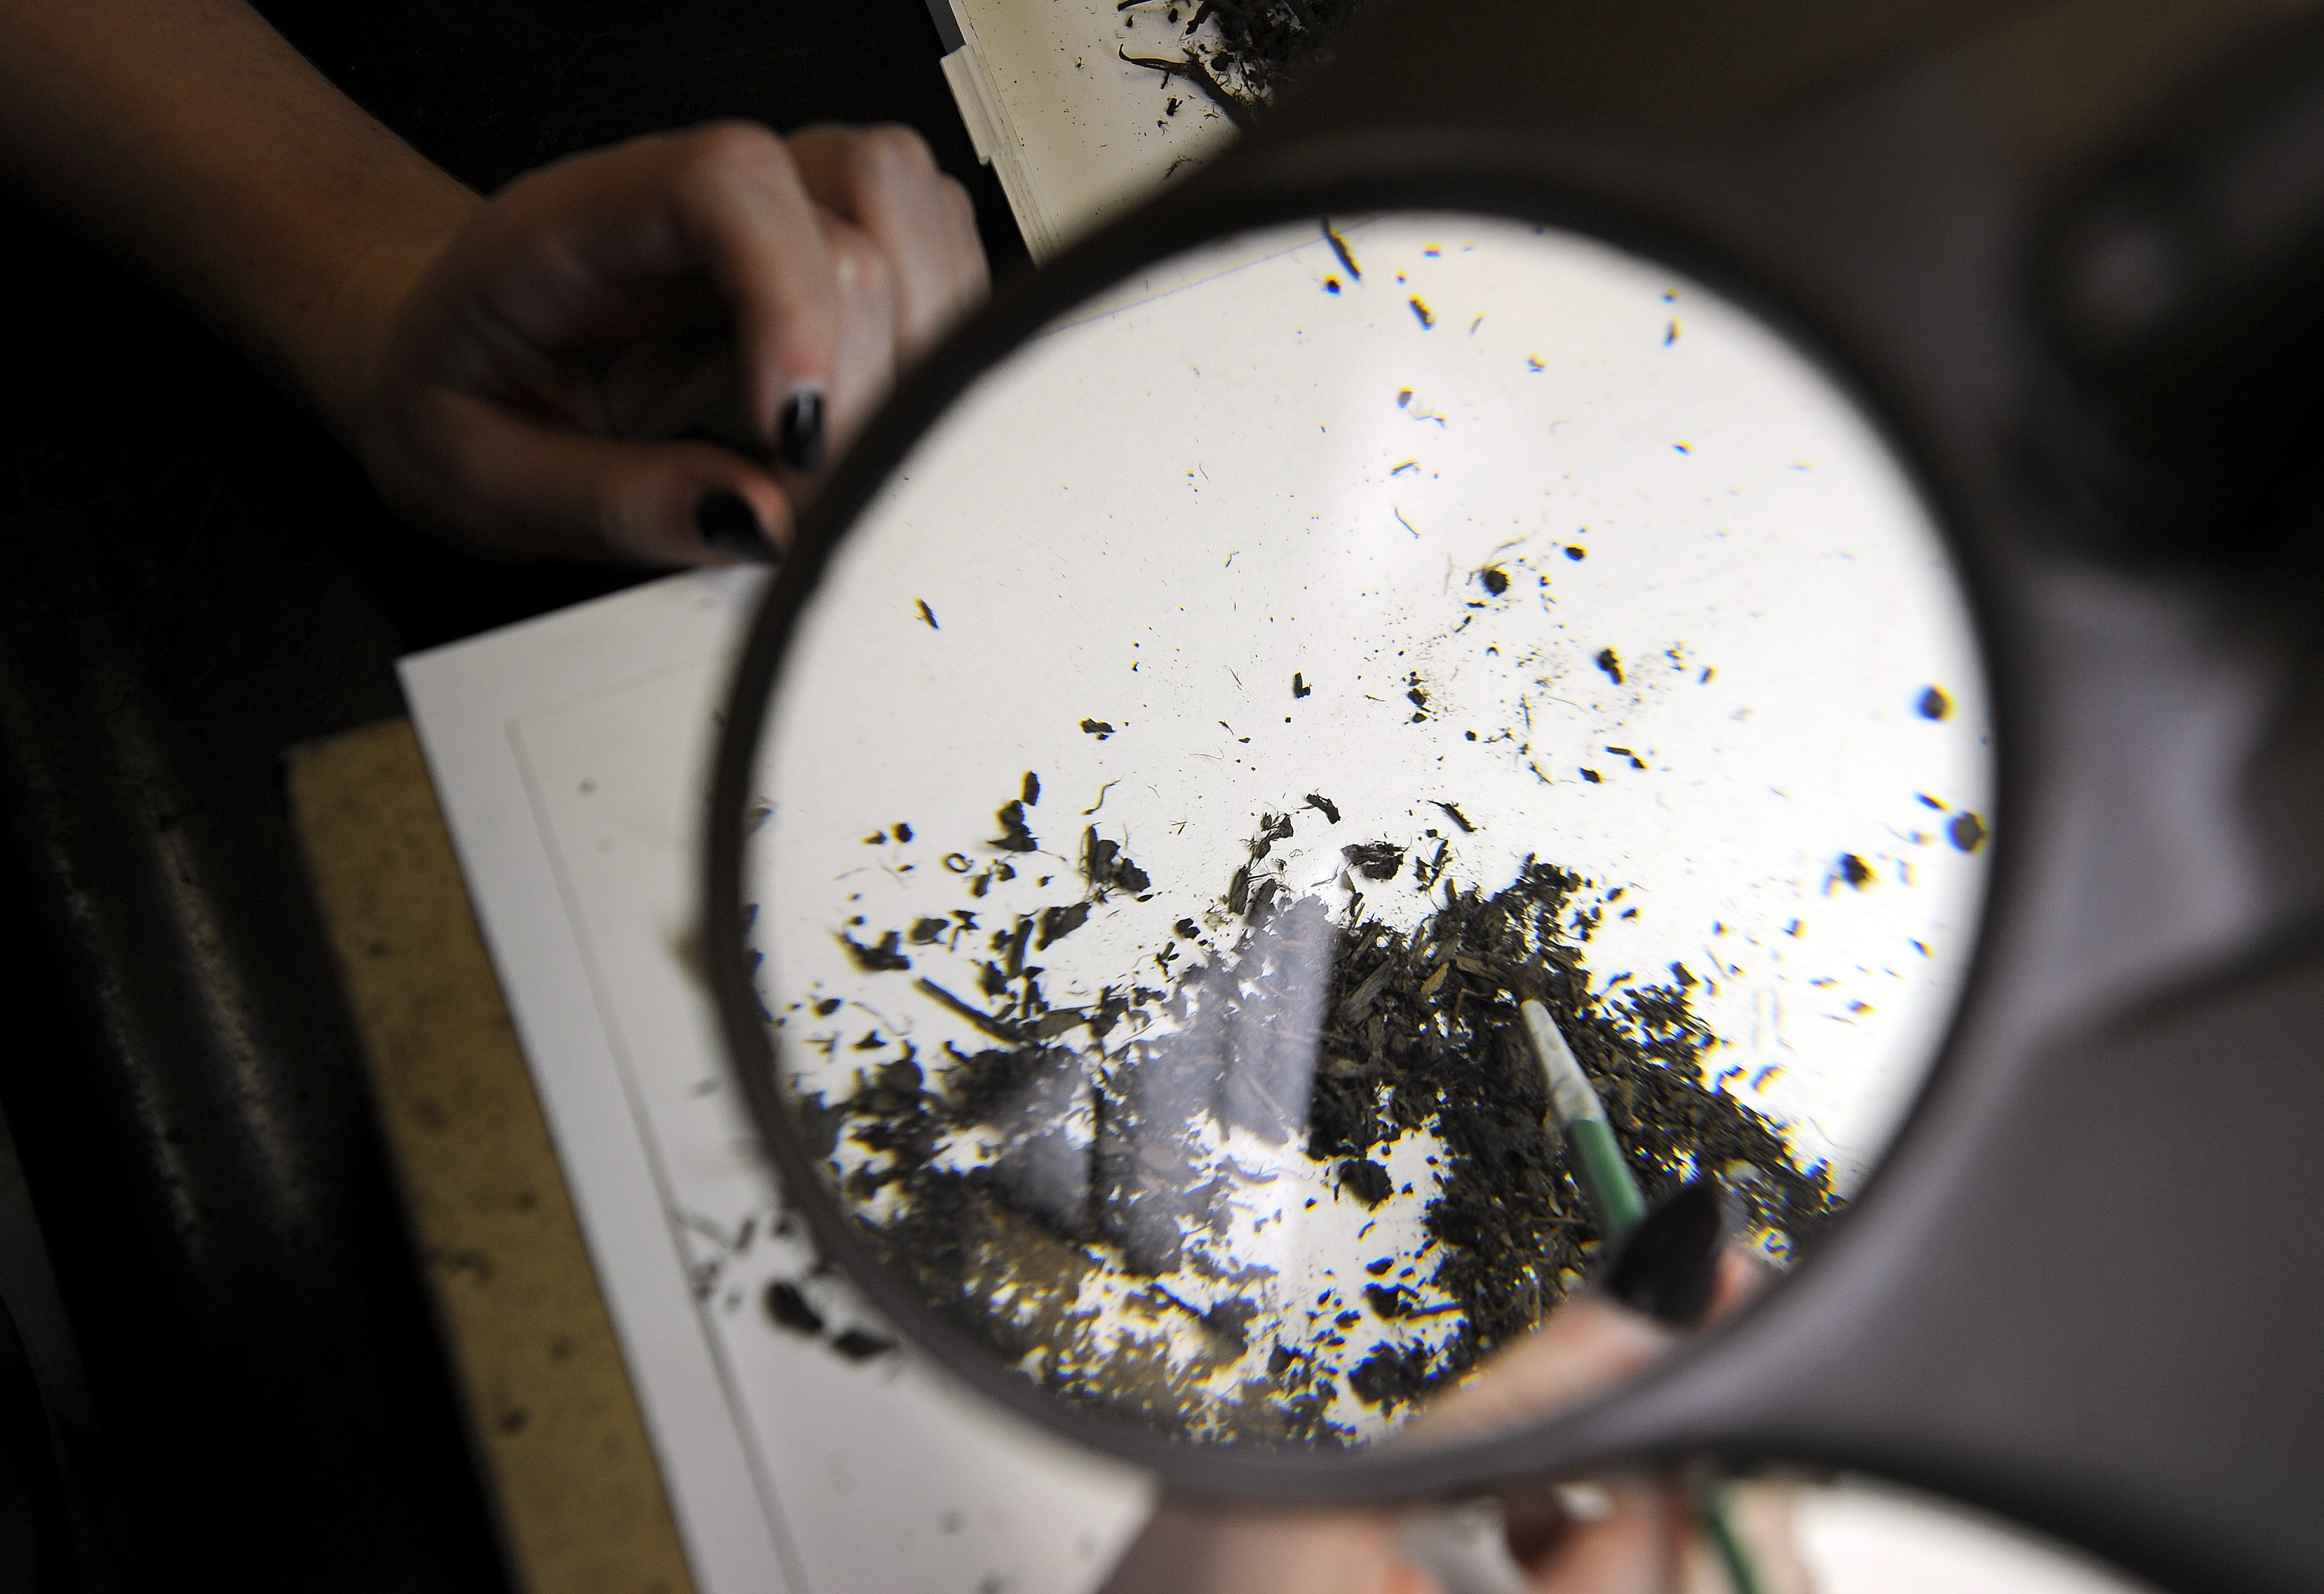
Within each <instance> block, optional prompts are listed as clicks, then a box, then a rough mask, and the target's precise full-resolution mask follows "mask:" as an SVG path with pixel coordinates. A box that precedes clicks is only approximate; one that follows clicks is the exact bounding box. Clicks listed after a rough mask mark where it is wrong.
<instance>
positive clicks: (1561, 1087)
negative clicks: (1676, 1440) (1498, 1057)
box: [1517, 1000, 1764, 1594]
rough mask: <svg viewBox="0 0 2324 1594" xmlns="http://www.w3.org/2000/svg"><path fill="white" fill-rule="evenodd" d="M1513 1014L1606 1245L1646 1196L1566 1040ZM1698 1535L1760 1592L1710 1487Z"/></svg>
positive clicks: (1751, 1592) (1544, 1016)
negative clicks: (1520, 1023)
mask: <svg viewBox="0 0 2324 1594" xmlns="http://www.w3.org/2000/svg"><path fill="white" fill-rule="evenodd" d="M1517 1011H1518V1012H1519V1013H1520V1014H1522V1015H1523V1016H1524V1018H1525V1026H1526V1035H1527V1036H1529V1037H1531V1038H1532V1040H1533V1055H1534V1057H1535V1061H1537V1062H1538V1063H1540V1064H1541V1072H1542V1074H1543V1076H1544V1077H1545V1079H1547V1081H1548V1082H1549V1116H1550V1118H1551V1119H1552V1120H1553V1121H1554V1122H1555V1123H1556V1125H1557V1127H1558V1129H1559V1132H1561V1133H1562V1134H1563V1135H1564V1137H1565V1143H1566V1145H1567V1146H1568V1147H1571V1148H1572V1152H1573V1171H1574V1175H1575V1176H1576V1177H1577V1178H1578V1179H1579V1181H1580V1182H1581V1184H1582V1194H1583V1195H1584V1196H1586V1197H1588V1198H1589V1202H1590V1205H1591V1210H1592V1211H1593V1212H1596V1213H1597V1215H1598V1226H1599V1228H1600V1229H1601V1230H1604V1231H1605V1235H1606V1238H1607V1239H1608V1241H1609V1242H1618V1241H1619V1240H1621V1239H1625V1238H1626V1237H1627V1236H1628V1234H1629V1232H1630V1231H1631V1230H1634V1229H1636V1228H1637V1226H1638V1225H1639V1223H1641V1222H1642V1221H1645V1219H1646V1197H1645V1196H1644V1195H1643V1194H1641V1193H1639V1190H1638V1182H1637V1179H1636V1178H1634V1177H1632V1176H1631V1174H1630V1163H1629V1158H1628V1157H1627V1156H1624V1155H1623V1153H1622V1146H1621V1142H1620V1141H1618V1140H1617V1139H1615V1138H1614V1130H1613V1127H1612V1126H1611V1125H1610V1124H1609V1123H1608V1122H1607V1121H1606V1105H1605V1103H1604V1102H1602V1101H1600V1100H1599V1099H1598V1091H1597V1088H1596V1087H1595V1086H1593V1085H1592V1084H1591V1083H1590V1076H1589V1075H1588V1074H1586V1073H1582V1064H1580V1063H1577V1062H1576V1061H1574V1057H1573V1050H1572V1047H1570V1046H1567V1045H1566V1044H1565V1036H1564V1034H1563V1031H1561V1030H1560V1029H1559V1028H1558V1027H1557V1021H1556V1020H1555V1019H1554V1018H1551V1017H1550V1016H1549V1009H1547V1008H1545V1007H1544V1006H1542V1005H1541V1003H1540V1002H1538V1001H1533V1000H1527V1001H1526V1002H1523V1003H1521V1004H1520V1005H1519V1006H1518V1009H1517ZM1702 1530H1703V1532H1704V1534H1706V1535H1707V1536H1708V1537H1709V1538H1710V1540H1711V1544H1712V1546H1713V1547H1714V1548H1716V1549H1717V1550H1718V1552H1719V1558H1720V1561H1721V1562H1724V1563H1725V1564H1726V1567H1727V1575H1728V1578H1729V1580H1731V1581H1732V1582H1733V1583H1734V1585H1735V1594H1761V1590H1762V1589H1763V1587H1764V1585H1763V1584H1762V1583H1761V1582H1760V1580H1759V1571H1758V1569H1757V1567H1756V1566H1754V1565H1753V1564H1752V1562H1751V1553H1750V1552H1749V1551H1748V1550H1747V1549H1745V1548H1744V1546H1743V1540H1742V1536H1741V1535H1740V1534H1738V1533H1737V1532H1736V1531H1735V1523H1734V1521H1733V1518H1732V1516H1730V1514H1729V1511H1728V1509H1727V1500H1726V1498H1725V1497H1724V1495H1723V1492H1722V1491H1720V1490H1719V1489H1717V1488H1715V1487H1714V1488H1712V1489H1711V1490H1708V1491H1706V1492H1705V1493H1704V1495H1703V1497H1702Z"/></svg>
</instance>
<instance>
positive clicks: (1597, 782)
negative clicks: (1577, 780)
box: [1582, 769, 1605, 786]
mask: <svg viewBox="0 0 2324 1594" xmlns="http://www.w3.org/2000/svg"><path fill="white" fill-rule="evenodd" d="M1582 779H1584V780H1587V781H1588V782H1590V784H1591V785H1592V786H1602V785H1604V784H1605V781H1604V779H1603V778H1602V777H1601V776H1600V775H1599V773H1598V771H1597V770H1595V769H1584V770H1582Z"/></svg>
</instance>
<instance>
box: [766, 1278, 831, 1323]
mask: <svg viewBox="0 0 2324 1594" xmlns="http://www.w3.org/2000/svg"><path fill="white" fill-rule="evenodd" d="M766 1306H767V1315H768V1317H769V1318H770V1319H772V1320H773V1322H774V1324H775V1326H776V1327H778V1328H786V1329H788V1330H790V1331H791V1332H793V1333H795V1334H819V1333H821V1332H823V1313H820V1312H817V1311H816V1309H815V1308H814V1307H813V1306H812V1305H810V1304H808V1302H807V1297H806V1296H805V1295H801V1294H799V1287H798V1285H795V1284H787V1283H785V1282H784V1281H782V1280H781V1279H777V1280H776V1281H775V1282H774V1283H772V1284H770V1285H768V1286H767V1295H766Z"/></svg>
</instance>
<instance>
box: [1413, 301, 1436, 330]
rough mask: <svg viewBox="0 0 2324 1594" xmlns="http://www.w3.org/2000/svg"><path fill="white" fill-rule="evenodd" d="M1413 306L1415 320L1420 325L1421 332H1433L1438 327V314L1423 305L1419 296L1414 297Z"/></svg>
mask: <svg viewBox="0 0 2324 1594" xmlns="http://www.w3.org/2000/svg"><path fill="white" fill-rule="evenodd" d="M1411 304H1412V314H1413V318H1415V319H1416V320H1417V321H1418V322H1419V323H1420V327H1421V330H1422V331H1424V332H1425V331H1429V330H1432V329H1433V328H1434V327H1435V325H1436V312H1435V311H1434V310H1432V309H1429V308H1428V307H1427V306H1426V305H1425V304H1423V303H1421V302H1420V299H1419V297H1418V296H1417V295H1415V296H1414V298H1413V299H1412V300H1411Z"/></svg>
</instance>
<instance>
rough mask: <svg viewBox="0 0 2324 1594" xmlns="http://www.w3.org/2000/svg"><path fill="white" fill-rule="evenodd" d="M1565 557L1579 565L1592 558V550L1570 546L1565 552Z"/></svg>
mask: <svg viewBox="0 0 2324 1594" xmlns="http://www.w3.org/2000/svg"><path fill="white" fill-rule="evenodd" d="M1565 557H1567V558H1569V559H1572V561H1573V562H1574V563H1575V564H1577V565H1578V564H1580V563H1581V562H1582V560H1584V559H1586V558H1588V557H1590V550H1589V549H1588V548H1574V547H1572V546H1571V545H1569V546H1568V547H1567V548H1566V550H1565Z"/></svg>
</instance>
